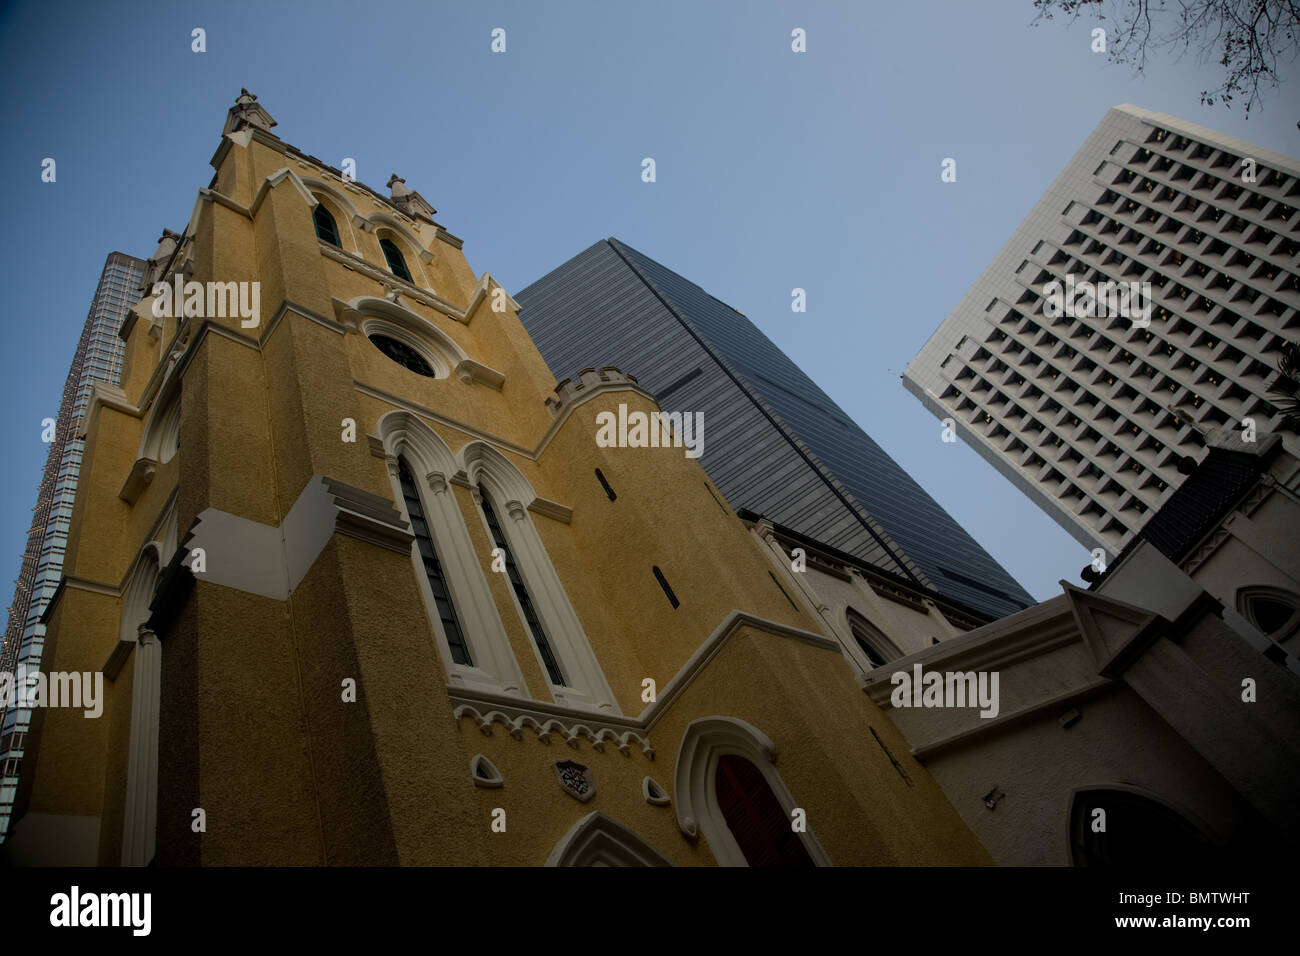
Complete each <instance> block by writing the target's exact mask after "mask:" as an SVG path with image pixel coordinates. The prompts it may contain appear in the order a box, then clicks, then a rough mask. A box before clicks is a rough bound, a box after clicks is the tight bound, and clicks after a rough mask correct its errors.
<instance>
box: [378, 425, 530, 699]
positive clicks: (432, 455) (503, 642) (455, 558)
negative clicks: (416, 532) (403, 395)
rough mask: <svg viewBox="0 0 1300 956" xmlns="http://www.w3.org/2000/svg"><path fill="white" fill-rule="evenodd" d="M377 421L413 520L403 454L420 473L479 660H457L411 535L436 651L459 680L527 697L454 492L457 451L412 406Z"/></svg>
mask: <svg viewBox="0 0 1300 956" xmlns="http://www.w3.org/2000/svg"><path fill="white" fill-rule="evenodd" d="M375 427H376V430H377V431H378V432H379V436H380V440H381V442H382V443H383V447H384V452H385V455H386V457H387V458H388V462H389V482H390V485H391V487H392V490H393V500H394V501H395V502H396V504H397V508H398V510H399V511H400V512H401V514H402V517H403V519H404V520H406V521H407V522H408V523H409V520H410V516H409V515H408V514H407V513H406V503H405V499H404V497H403V495H402V490H401V484H400V482H399V481H398V477H397V464H396V462H397V459H398V458H399V457H404V458H405V459H406V462H407V465H408V467H409V468H410V470H411V476H412V477H413V478H414V479H415V482H416V487H417V489H418V491H419V494H420V504H421V506H422V507H423V508H424V515H425V522H426V524H428V526H429V533H430V535H431V536H432V537H433V541H434V546H435V547H436V548H437V549H438V555H439V557H440V559H441V563H442V570H443V574H444V576H445V577H446V580H447V588H448V590H449V591H450V592H451V599H452V602H453V603H454V604H455V606H456V614H457V616H458V617H459V618H460V622H461V627H462V630H463V632H464V636H465V640H466V642H467V643H468V645H469V650H470V659H471V660H472V661H474V665H473V666H471V667H466V666H465V665H463V664H457V663H456V662H455V661H454V660H453V659H452V656H451V647H450V646H449V645H448V644H447V637H446V635H445V634H444V633H443V630H442V622H441V621H440V620H439V617H438V612H437V605H436V604H435V603H434V599H433V592H432V590H431V589H430V587H429V581H428V577H427V575H426V574H425V571H424V565H423V562H422V561H421V560H420V554H419V549H418V546H417V545H416V543H415V540H414V539H412V540H411V543H410V546H409V553H410V555H411V563H412V566H413V568H414V570H415V574H416V580H417V582H418V583H419V587H420V594H421V596H422V597H423V599H424V604H425V610H426V612H427V613H428V617H429V622H430V626H431V627H432V628H433V632H434V634H435V635H436V636H437V640H438V651H439V653H440V654H441V655H442V659H443V663H444V665H446V668H447V676H448V680H450V681H451V683H452V684H453V685H456V686H463V687H479V688H485V689H495V690H499V691H501V692H502V693H505V694H509V695H512V696H517V697H527V696H528V687H527V685H526V684H525V682H524V675H523V672H522V671H521V670H520V668H519V662H518V661H517V660H516V659H515V655H514V651H513V650H512V649H511V646H510V637H509V635H507V634H506V630H505V625H504V624H502V622H501V617H500V615H499V614H498V612H497V606H496V602H495V601H494V600H493V599H492V590H491V588H490V587H489V586H488V583H487V579H486V578H485V577H484V576H483V571H482V567H483V565H482V562H481V561H480V559H479V556H478V554H477V553H476V552H475V550H474V544H473V541H472V540H471V539H470V536H469V529H468V528H467V527H466V525H465V519H464V516H463V514H462V513H461V510H460V506H459V505H458V504H457V502H456V498H455V493H454V492H453V491H452V490H451V488H450V487H449V484H450V480H451V478H452V476H453V475H455V473H456V472H457V471H458V470H459V466H458V464H457V461H456V456H455V455H453V454H452V452H451V449H450V448H448V447H447V444H446V443H445V442H444V441H443V440H442V439H441V438H440V437H439V436H438V434H437V433H436V432H434V430H433V429H431V428H430V427H429V426H428V425H426V424H425V423H424V422H422V421H420V420H419V419H418V418H416V417H415V416H414V415H412V414H410V413H409V412H404V411H393V412H386V413H385V414H384V415H383V416H382V417H381V418H380V419H379V421H378V423H376V426H375Z"/></svg>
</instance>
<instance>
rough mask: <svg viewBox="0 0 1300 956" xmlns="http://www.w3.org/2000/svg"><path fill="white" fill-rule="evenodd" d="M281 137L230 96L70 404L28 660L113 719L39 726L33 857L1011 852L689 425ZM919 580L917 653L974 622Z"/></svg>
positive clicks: (529, 857)
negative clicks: (72, 491)
mask: <svg viewBox="0 0 1300 956" xmlns="http://www.w3.org/2000/svg"><path fill="white" fill-rule="evenodd" d="M273 126H275V122H274V121H273V120H272V119H271V117H270V115H269V114H268V113H267V112H266V110H265V109H264V108H263V107H262V106H261V105H260V104H259V103H258V102H257V101H256V97H254V96H252V95H250V94H248V93H247V92H245V93H244V94H242V95H241V96H240V97H239V98H238V100H237V101H236V104H235V106H234V107H232V109H231V110H230V112H229V116H228V118H227V121H226V124H225V128H224V130H223V132H222V136H221V140H220V143H219V145H218V147H217V149H216V152H215V153H214V155H213V157H212V160H211V163H212V166H213V167H214V168H215V170H216V173H215V176H214V177H213V179H212V182H211V184H210V185H208V186H207V187H206V188H203V189H200V190H199V193H198V197H197V200H196V203H195V206H194V210H193V213H192V215H191V217H190V220H189V223H188V226H187V228H186V229H185V231H184V233H183V234H180V235H177V234H174V233H166V234H164V236H163V238H162V240H161V242H160V245H159V248H158V251H157V254H156V255H155V257H154V258H153V259H152V260H151V262H150V272H149V274H148V275H147V276H146V283H145V286H144V291H145V293H146V297H145V298H144V299H142V301H141V302H140V303H139V304H138V305H137V306H136V307H135V310H134V311H133V313H132V315H131V316H130V317H129V318H128V320H127V321H126V323H125V324H124V326H123V328H122V333H121V334H122V336H123V338H124V339H125V341H126V359H125V366H124V370H123V374H122V380H121V386H120V388H117V387H111V386H105V385H100V386H98V387H97V389H96V392H95V394H94V396H93V398H92V402H91V406H90V410H89V412H88V413H87V416H86V418H85V421H84V423H83V425H84V431H85V434H86V449H85V455H84V463H83V470H82V474H81V479H80V486H79V491H78V498H77V502H76V507H75V512H74V515H73V521H72V527H71V533H70V538H69V542H68V550H67V558H66V565H65V576H64V579H63V582H62V585H61V587H60V589H59V591H58V593H57V595H56V597H55V599H54V600H53V602H52V603H51V606H50V609H49V611H48V613H47V618H46V620H47V624H48V637H47V643H46V657H45V660H46V664H47V667H48V668H49V670H50V671H51V672H59V673H79V674H85V675H94V674H102V680H103V688H104V701H103V708H102V713H101V714H100V716H98V717H96V718H88V717H86V716H85V714H84V713H83V712H82V711H81V710H77V709H72V708H54V707H49V708H42V709H38V710H37V711H36V713H35V715H34V719H33V727H32V732H31V734H30V737H29V743H28V747H27V758H26V760H25V762H24V767H23V776H22V781H21V784H20V789H19V794H18V798H17V804H16V812H15V820H16V824H15V826H14V829H13V831H12V834H11V837H10V840H9V841H8V843H7V844H6V847H5V850H6V853H7V854H8V855H9V857H10V859H11V860H13V861H15V862H26V863H60V864H77V865H105V866H117V865H147V864H150V863H156V864H158V865H237V864H252V865H271V864H290V865H362V864H367V865H368V864H379V865H393V864H400V865H447V864H454V865H528V866H540V865H589V864H609V865H739V866H743V865H755V866H757V865H776V866H806V865H817V866H824V865H890V864H958V865H981V864H987V863H989V862H990V857H989V855H988V853H987V852H986V851H985V850H984V849H983V847H982V846H981V845H980V843H979V842H978V841H977V840H976V838H975V837H974V836H973V835H972V832H971V830H970V829H969V828H968V827H967V825H966V824H965V823H964V822H963V821H962V818H961V817H960V816H959V815H958V813H957V812H956V811H955V810H954V809H953V807H952V805H951V804H950V803H949V800H948V799H947V798H946V797H945V795H944V793H943V792H942V791H941V790H940V788H939V786H938V785H937V784H936V783H935V781H934V780H933V779H932V778H931V776H930V774H929V773H928V772H927V770H926V769H925V767H923V766H922V765H921V764H920V763H918V762H917V761H916V759H914V758H913V756H912V755H911V752H910V749H909V745H908V743H907V742H906V740H905V739H904V737H903V736H902V735H901V734H900V733H899V732H898V731H897V730H896V729H895V727H894V725H893V724H892V723H891V722H890V719H889V718H887V717H886V716H885V715H884V711H882V709H881V707H880V706H878V705H877V703H875V702H873V698H872V696H871V695H870V694H868V693H864V691H863V689H862V683H863V677H864V673H865V672H866V671H867V670H868V669H869V667H870V663H869V662H866V661H864V660H863V659H862V657H861V649H860V648H859V647H857V646H855V645H854V642H853V638H852V635H851V634H850V633H848V629H847V628H839V627H831V626H829V625H828V624H827V623H826V620H825V619H824V617H823V616H822V615H821V614H819V612H818V608H817V607H816V606H812V603H811V602H810V601H809V598H808V594H807V593H806V592H805V591H804V590H803V589H800V588H797V587H793V586H791V585H790V576H789V570H790V569H789V565H788V563H787V564H786V565H785V567H784V568H783V567H781V565H782V562H784V561H786V555H785V553H784V552H783V551H782V550H781V549H779V548H772V547H768V546H766V545H765V544H764V540H763V538H762V537H761V536H760V535H759V534H756V533H755V532H754V531H753V523H752V522H748V523H747V522H746V521H744V520H742V519H741V517H739V516H737V515H736V514H735V513H734V511H733V510H732V509H731V508H730V507H729V506H728V505H727V503H726V502H725V500H724V499H723V497H722V496H721V495H720V494H718V493H717V491H716V489H714V488H713V487H712V486H711V485H710V483H709V481H708V479H707V476H706V474H705V472H704V470H703V469H702V468H701V466H700V464H699V463H698V461H697V460H695V458H693V457H692V456H690V455H689V454H687V453H686V452H687V451H689V449H688V448H684V447H683V445H682V443H681V442H680V441H675V440H669V439H670V438H673V439H676V438H679V437H681V436H680V435H678V432H679V431H680V430H681V428H682V423H681V422H673V423H671V424H668V423H664V422H660V421H659V420H657V419H656V418H654V417H653V416H655V415H656V414H657V413H658V411H659V409H658V406H657V405H656V404H655V401H654V399H653V397H652V396H651V395H650V394H649V393H648V392H646V391H645V390H644V389H642V388H641V387H639V386H638V384H637V382H636V380H635V379H634V378H633V377H631V376H629V375H626V374H623V373H621V372H620V371H618V370H617V369H612V368H603V369H588V370H585V371H584V372H583V373H582V374H581V375H580V376H579V377H578V378H577V379H576V380H568V381H565V382H562V383H560V384H559V385H556V384H555V382H554V377H553V376H552V374H551V372H550V371H549V370H548V368H547V366H546V363H545V362H544V361H543V359H542V357H541V355H540V354H539V353H538V351H537V349H536V348H535V347H534V345H533V343H532V341H531V340H530V339H529V337H528V335H527V333H526V332H525V330H524V327H523V325H522V324H521V323H520V320H519V318H518V306H517V304H516V303H515V302H514V300H513V299H512V298H511V297H510V295H509V294H508V293H507V292H506V291H505V290H504V289H503V288H502V287H501V286H500V285H499V284H498V283H497V282H496V281H495V280H494V279H493V278H492V276H491V275H490V274H488V273H486V272H485V273H483V275H482V276H481V277H475V275H474V273H473V272H472V271H471V269H470V267H469V264H468V262H467V260H466V257H465V255H464V253H463V251H462V248H461V245H462V244H461V241H460V240H459V239H457V238H456V237H455V236H454V235H452V234H451V233H449V232H447V231H446V230H445V229H444V228H442V226H441V225H439V224H438V223H437V222H436V221H435V220H434V218H433V217H434V214H435V210H434V209H433V208H432V206H430V205H429V203H428V202H426V201H425V200H424V198H423V197H421V196H420V194H419V193H418V192H415V191H413V190H410V189H408V188H407V187H406V185H405V183H404V181H403V180H401V179H399V178H398V177H396V176H394V177H393V178H392V179H391V180H390V181H389V184H388V185H389V187H390V188H391V194H390V195H388V196H383V195H381V194H379V193H377V192H375V191H373V190H371V189H369V188H367V187H365V186H363V185H362V184H361V183H359V182H355V181H353V180H352V178H351V177H350V176H347V175H344V174H343V173H341V172H340V171H338V170H336V169H333V168H331V167H330V166H328V165H327V164H325V163H323V162H321V161H320V160H318V159H315V158H313V157H311V156H309V155H307V154H305V153H303V152H300V151H299V150H298V149H295V148H294V147H293V146H291V145H289V144H288V143H286V142H284V141H282V140H281V139H280V138H279V137H278V136H276V135H275V134H273V133H272V132H271V129H272V127H273ZM637 413H640V416H644V417H643V418H641V417H640V416H638V415H637ZM611 416H620V418H619V420H620V421H621V420H629V421H631V420H633V419H634V417H637V418H639V420H640V421H641V422H649V423H650V426H649V427H650V428H651V430H652V431H655V432H656V433H657V434H658V435H659V436H660V437H661V438H663V439H664V440H662V441H659V442H654V443H646V442H641V441H634V440H626V441H617V440H611V439H612V435H613V434H614V432H612V431H611V430H610V429H608V428H605V429H604V432H603V433H602V424H601V423H602V422H604V423H605V424H608V423H609V422H611V421H613V420H615V419H614V418H611ZM704 424H705V425H707V423H704ZM615 431H618V430H615ZM706 434H707V432H706ZM598 439H599V440H598ZM845 578H846V580H847V578H848V575H847V574H846V575H845ZM783 582H785V583H784V584H783ZM890 586H892V587H894V588H896V589H897V588H902V589H905V588H906V587H907V586H908V585H907V584H906V582H893V583H892V584H891V585H890ZM931 597H932V595H928V594H927V595H918V596H914V597H912V598H909V600H908V601H906V602H898V601H895V602H892V603H890V604H889V610H888V613H889V614H891V615H893V620H894V622H895V624H896V631H895V632H894V634H893V637H894V640H895V642H896V643H899V644H900V645H904V644H906V641H907V640H910V639H911V638H905V637H903V636H899V635H907V634H913V635H919V637H917V638H916V640H920V641H923V643H924V645H925V646H928V645H929V644H930V643H931V638H930V637H929V635H931V634H941V635H943V636H944V637H945V638H946V637H948V636H952V635H955V634H958V633H960V632H962V631H964V630H968V629H969V628H970V627H972V626H975V625H977V624H979V623H982V621H979V620H969V619H968V618H966V617H964V616H962V615H961V614H960V613H957V611H959V610H960V609H957V611H954V613H953V614H951V615H949V616H947V617H945V615H944V611H943V609H941V608H940V607H939V606H937V605H936V604H935V603H934V601H933V600H929V598H931ZM923 598H924V599H923ZM954 622H955V623H954ZM920 646H921V645H919V644H918V645H917V647H915V648H912V647H905V648H904V649H905V650H916V649H919V648H920Z"/></svg>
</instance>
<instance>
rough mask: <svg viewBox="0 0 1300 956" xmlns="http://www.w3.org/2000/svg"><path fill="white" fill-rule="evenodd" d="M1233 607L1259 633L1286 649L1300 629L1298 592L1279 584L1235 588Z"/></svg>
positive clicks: (1299, 599)
mask: <svg viewBox="0 0 1300 956" xmlns="http://www.w3.org/2000/svg"><path fill="white" fill-rule="evenodd" d="M1237 608H1238V610H1240V611H1241V613H1242V614H1243V615H1244V616H1245V618H1246V620H1248V621H1250V623H1251V624H1253V625H1255V627H1257V628H1259V630H1260V631H1261V632H1262V633H1263V634H1265V635H1267V636H1268V637H1269V638H1270V639H1272V640H1273V641H1274V642H1275V643H1277V644H1279V645H1281V646H1283V647H1284V648H1286V649H1287V650H1289V651H1290V645H1291V643H1293V640H1292V639H1293V638H1295V636H1296V634H1297V633H1298V632H1300V596H1297V595H1295V594H1292V593H1290V592H1289V591H1284V590H1282V589H1281V588H1274V587H1265V586H1255V587H1245V588H1242V589H1241V590H1239V591H1238V592H1237ZM1290 652H1291V653H1295V652H1294V651H1290Z"/></svg>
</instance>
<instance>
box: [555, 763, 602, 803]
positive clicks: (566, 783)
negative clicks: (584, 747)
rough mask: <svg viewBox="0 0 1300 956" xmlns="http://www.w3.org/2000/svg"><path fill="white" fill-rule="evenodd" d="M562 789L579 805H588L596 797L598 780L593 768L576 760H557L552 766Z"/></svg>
mask: <svg viewBox="0 0 1300 956" xmlns="http://www.w3.org/2000/svg"><path fill="white" fill-rule="evenodd" d="M551 767H552V768H553V769H554V770H555V776H556V778H557V779H558V780H559V782H560V789H561V790H563V791H564V792H565V793H567V794H568V795H569V796H571V797H573V799H575V800H577V801H578V802H579V803H586V802H587V801H588V800H590V799H591V798H592V797H594V796H595V795H596V778H595V776H594V775H593V774H592V772H591V768H590V767H588V766H587V765H586V764H582V763H578V761H576V760H557V761H555V763H553V764H551Z"/></svg>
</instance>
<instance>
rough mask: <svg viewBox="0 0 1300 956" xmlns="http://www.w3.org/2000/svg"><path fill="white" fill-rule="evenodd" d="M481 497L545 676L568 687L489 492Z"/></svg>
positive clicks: (481, 491) (481, 492) (494, 539)
mask: <svg viewBox="0 0 1300 956" xmlns="http://www.w3.org/2000/svg"><path fill="white" fill-rule="evenodd" d="M479 495H480V497H481V499H482V504H483V517H484V518H485V519H486V520H487V526H488V530H489V531H490V532H492V541H493V543H494V544H495V545H496V546H497V547H498V548H500V549H501V554H502V555H503V556H504V558H505V564H506V577H507V578H509V579H510V587H511V588H513V589H514V592H515V597H516V598H518V599H519V608H520V610H522V611H523V612H524V620H525V621H527V622H528V630H529V631H531V632H532V635H533V640H534V641H535V642H536V643H537V651H538V653H539V654H541V656H542V663H543V664H545V665H546V676H547V677H549V678H550V680H551V683H552V684H554V685H555V686H556V687H567V686H568V684H567V682H566V681H565V679H564V672H563V671H562V670H560V662H559V661H558V660H556V659H555V653H554V652H553V651H552V650H551V642H550V641H548V640H547V639H546V631H545V630H544V629H543V628H542V621H541V618H540V617H538V615H537V608H535V607H534V606H533V599H532V597H530V596H529V594H528V587H527V585H525V584H524V579H523V578H522V577H521V576H520V574H519V569H518V568H517V567H515V559H514V557H512V556H511V554H510V548H509V546H508V545H507V544H506V536H505V533H504V532H503V531H502V530H501V523H500V522H499V521H497V513H496V512H495V511H494V510H492V502H491V500H490V499H489V498H488V494H487V491H485V490H484V489H483V487H482V486H481V485H480V486H479Z"/></svg>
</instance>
